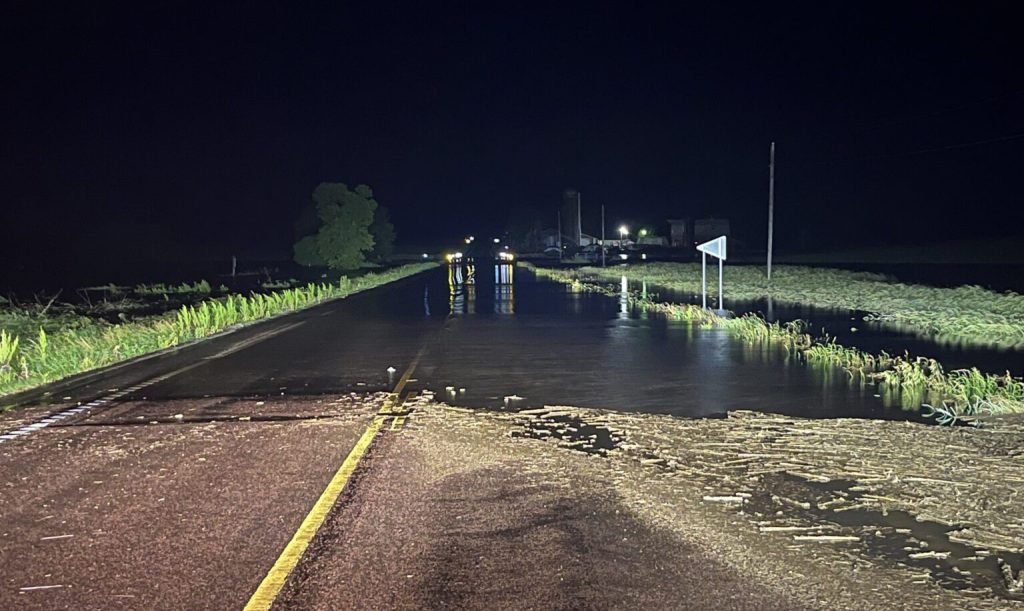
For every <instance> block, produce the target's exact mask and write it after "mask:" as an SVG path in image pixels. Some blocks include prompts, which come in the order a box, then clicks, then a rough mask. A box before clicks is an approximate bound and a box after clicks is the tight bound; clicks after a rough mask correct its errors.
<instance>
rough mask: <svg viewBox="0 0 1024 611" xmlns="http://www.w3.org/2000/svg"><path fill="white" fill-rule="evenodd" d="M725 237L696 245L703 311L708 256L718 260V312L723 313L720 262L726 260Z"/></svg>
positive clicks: (706, 294) (706, 304)
mask: <svg viewBox="0 0 1024 611" xmlns="http://www.w3.org/2000/svg"><path fill="white" fill-rule="evenodd" d="M725 242H726V239H725V236H724V235H723V236H719V237H717V238H715V239H714V240H711V241H710V242H704V243H703V244H698V245H697V250H699V251H700V253H701V260H700V293H701V304H702V305H703V307H704V309H707V307H708V282H707V276H708V255H711V256H712V257H715V258H717V259H718V312H719V313H722V312H724V311H725V306H724V303H725V299H724V296H723V294H722V293H723V290H722V262H723V261H725V259H726V247H725Z"/></svg>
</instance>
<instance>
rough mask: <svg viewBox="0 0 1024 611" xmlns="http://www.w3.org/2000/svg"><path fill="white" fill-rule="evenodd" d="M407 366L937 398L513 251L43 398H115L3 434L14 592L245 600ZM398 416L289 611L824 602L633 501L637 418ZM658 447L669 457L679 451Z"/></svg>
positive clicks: (542, 383)
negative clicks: (614, 468)
mask: <svg viewBox="0 0 1024 611" xmlns="http://www.w3.org/2000/svg"><path fill="white" fill-rule="evenodd" d="M399 379H404V380H405V382H407V384H404V389H405V390H404V393H403V397H409V398H410V400H411V401H413V402H415V400H414V399H413V398H415V397H416V396H417V395H419V396H420V397H424V396H425V397H429V396H431V394H433V395H436V397H437V398H438V399H440V400H443V401H445V402H446V403H448V404H451V405H454V406H459V405H465V406H472V407H474V408H477V407H488V408H496V409H499V410H505V409H509V410H515V413H508V414H504V415H507V416H508V417H509V418H529V417H530V411H529V410H530V408H532V407H535V406H540V405H551V404H574V405H586V406H589V407H603V408H611V409H614V410H619V411H621V412H627V413H628V412H656V413H665V414H671V415H676V416H686V417H694V416H724V415H725V413H726V412H727V411H730V410H736V409H751V408H754V409H759V410H763V411H772V412H779V413H785V414H790V415H796V416H808V417H814V418H832V417H836V416H853V417H871V418H891V419H908V418H911V419H913V418H916V417H917V416H916V415H915V414H914V413H908V412H903V411H901V410H898V409H892V408H887V407H885V405H884V404H883V402H882V399H881V398H880V397H878V396H876V394H875V393H874V392H873V389H872V388H871V387H860V386H857V385H850V384H849V383H848V382H847V380H846V378H845V374H842V373H841V372H838V371H832V370H822V369H817V368H811V367H807V366H805V365H804V364H802V363H800V362H798V361H796V360H793V359H792V358H791V357H790V356H789V355H788V354H787V353H785V351H780V350H774V349H764V348H760V347H754V346H750V345H747V344H744V343H742V342H738V341H735V340H733V339H732V338H730V337H729V336H728V335H727V334H725V333H722V332H719V331H716V330H702V329H697V328H694V327H691V326H689V325H687V324H685V323H674V322H671V321H667V320H665V319H664V318H661V317H658V316H654V315H648V314H645V313H641V312H637V311H634V310H631V309H630V308H629V306H628V300H626V299H625V296H623V298H622V299H615V298H609V297H607V296H604V295H598V294H593V293H575V292H573V291H572V289H571V288H570V287H568V286H566V285H563V284H560V283H555V282H546V281H538V280H536V279H534V278H533V277H532V275H530V274H529V273H524V270H520V269H514V268H512V267H509V266H486V267H484V266H481V267H479V268H470V267H464V266H463V267H458V268H447V269H439V270H437V271H436V272H429V273H426V274H422V275H420V276H416V277H412V278H408V279H405V280H402V281H398V282H396V283H394V284H392V285H388V286H385V287H382V288H380V289H375V290H372V291H368V292H365V293H361V294H357V295H355V296H352V297H350V298H347V299H344V300H340V301H336V302H332V303H328V304H325V305H322V306H318V307H315V308H311V309H309V310H306V311H303V312H300V313H298V314H295V315H292V316H287V317H281V318H278V319H273V320H270V321H266V322H264V323H261V324H257V325H253V326H252V327H247V328H244V329H241V330H239V331H237V332H236V333H232V334H226V335H223V336H220V337H216V338H213V339H211V340H209V341H206V342H202V343H198V344H194V345H191V346H185V347H181V348H179V349H175V350H171V351H168V352H166V353H162V354H160V355H156V356H153V357H151V358H147V359H144V360H141V361H139V362H136V363H133V364H128V365H126V366H123V367H118V368H114V369H112V370H110V371H108V372H105V373H103V374H102V375H87V376H83V377H82V378H79V379H77V380H73V381H69V382H66V383H62V384H58V385H54V386H52V387H50V388H48V389H46V393H45V394H40V393H34V395H33V393H28V394H26V395H23V396H22V397H21V401H20V402H21V403H23V405H22V407H20V408H18V409H16V410H14V411H11V412H7V413H4V414H0V433H3V432H6V431H11V430H13V429H15V428H17V427H19V426H24V425H25V424H26V423H29V422H34V421H38V420H39V419H40V418H44V417H45V416H46V415H47V414H50V413H53V412H55V411H57V410H67V409H77V408H76V407H75V406H77V405H80V404H88V403H89V402H91V401H93V400H94V399H97V398H104V397H105V398H106V399H105V400H104V402H103V403H101V404H96V405H95V406H93V407H89V406H88V405H84V406H83V408H84V409H82V410H81V411H76V412H75V413H74V414H73V415H72V416H70V417H68V418H66V419H64V420H61V421H59V422H55V423H53V424H51V425H50V426H48V427H46V428H41V429H38V430H33V431H31V432H30V433H29V434H26V435H24V436H23V437H22V436H19V437H18V438H17V439H14V440H10V441H7V442H5V443H3V444H0V467H2V468H0V486H2V487H3V488H2V489H3V494H2V495H0V558H2V560H3V562H4V565H5V572H4V576H3V578H2V583H3V587H2V588H0V608H9V607H16V608H39V609H44V608H45V609H52V608H76V609H81V608H97V609H99V608H241V606H242V605H244V604H245V602H246V600H248V597H249V596H250V595H251V594H252V592H253V591H254V590H255V588H256V586H257V585H258V584H259V583H260V580H261V578H262V577H263V576H264V575H266V573H267V571H268V570H269V569H270V567H271V565H272V564H273V562H274V560H275V558H276V557H277V555H278V554H279V553H280V551H281V549H282V548H283V547H284V546H285V544H286V543H287V542H288V541H289V540H290V538H291V536H292V534H293V533H294V532H295V530H296V528H297V527H298V524H299V523H300V522H301V520H302V519H303V516H304V515H305V514H306V512H308V511H309V508H310V507H311V506H312V504H313V503H314V501H315V500H316V499H317V498H318V497H319V495H320V493H321V492H322V491H323V489H324V487H325V486H326V485H327V482H328V481H329V480H330V479H331V477H332V475H333V474H334V473H335V471H336V470H337V469H338V468H339V466H340V465H341V463H342V461H343V460H344V457H345V456H346V455H347V454H348V453H349V451H350V450H351V449H352V447H353V446H354V445H355V443H356V440H357V439H358V438H359V436H360V435H361V434H362V432H363V430H364V429H365V428H366V426H367V425H368V423H369V422H370V421H371V420H372V419H373V417H374V414H375V413H377V410H378V408H379V407H380V406H381V405H382V404H383V403H384V400H385V399H384V397H385V395H384V394H383V391H390V390H392V389H394V388H395V386H396V384H397V383H398V381H399ZM431 391H432V393H431ZM374 393H377V394H374ZM523 410H525V411H523ZM401 422H402V420H401V419H399V418H395V419H394V420H393V421H391V426H390V428H388V430H387V431H386V432H385V433H382V436H381V438H379V439H378V441H377V442H375V443H374V446H373V447H372V448H371V451H370V453H369V454H368V456H367V458H366V459H365V461H364V462H363V463H362V464H361V466H360V467H359V469H358V470H357V472H356V475H355V479H354V480H353V481H352V482H351V485H350V486H349V487H347V488H346V489H345V490H346V491H345V493H344V494H343V496H342V498H341V499H340V501H339V502H338V503H337V504H336V505H335V509H334V511H333V513H332V514H331V516H330V517H329V519H328V521H327V523H326V524H325V526H324V528H323V529H322V531H321V532H320V534H318V535H317V538H316V539H315V540H314V541H313V544H312V545H311V547H310V552H309V553H307V554H306V555H305V556H303V560H302V563H300V565H299V567H298V568H297V569H296V572H295V573H294V575H293V578H292V579H291V580H290V581H289V582H288V584H287V586H286V588H285V590H284V591H283V592H282V594H281V598H280V599H279V601H278V605H277V607H275V608H359V607H362V608H424V607H441V606H453V607H460V608H481V609H482V608H524V607H532V608H551V607H558V608H569V607H571V608H609V607H620V608H621V607H650V608H658V607H663V608H680V607H681V608H729V609H732V608H734V609H771V608H779V609H788V608H809V607H815V606H818V605H817V604H816V603H815V600H813V597H811V598H809V597H807V596H803V595H802V594H801V593H800V592H794V591H783V590H782V589H780V588H779V587H776V584H773V583H772V581H771V580H770V579H767V578H766V577H765V575H764V574H759V573H757V571H754V572H747V571H745V570H741V569H740V568H738V566H739V565H737V564H736V562H738V561H733V560H732V559H730V558H727V557H725V556H723V555H722V553H719V552H717V551H715V548H711V547H708V546H707V542H706V541H703V540H700V539H699V538H696V539H687V538H686V537H683V538H679V536H678V533H676V534H670V533H669V532H668V531H667V530H666V529H665V528H664V526H665V525H664V524H661V525H660V526H659V523H658V522H657V521H656V520H655V521H651V520H652V519H653V518H651V519H648V518H645V517H644V515H645V514H644V512H642V511H641V512H638V509H637V508H638V505H637V503H638V502H639V503H641V504H642V503H643V501H636V500H635V499H634V500H633V501H631V502H629V503H627V502H626V501H625V500H624V499H620V498H619V497H618V496H616V495H617V494H626V492H627V491H626V490H625V489H623V488H621V486H622V485H624V484H622V482H619V483H616V484H615V485H616V486H619V488H618V489H617V490H618V492H614V493H613V492H611V488H610V486H611V485H612V482H611V481H610V480H606V479H604V478H605V476H604V475H602V473H604V472H603V471H602V469H603V468H604V467H601V466H597V465H598V464H599V462H600V461H606V462H607V461H608V460H609V456H611V455H613V454H617V453H619V452H622V451H624V450H625V448H626V445H624V443H623V436H622V433H621V431H618V430H615V429H612V428H608V427H602V426H595V425H593V424H592V423H588V422H586V421H584V420H582V419H581V418H580V417H579V416H577V415H573V414H571V413H565V414H562V413H558V412H557V411H555V412H552V411H551V410H547V411H545V412H544V413H543V415H538V417H536V418H532V419H530V420H529V422H530V424H528V425H526V426H520V427H517V428H516V429H515V430H513V431H508V430H504V429H500V428H499V429H495V430H497V431H498V432H499V433H500V435H501V438H500V439H498V438H495V437H494V431H490V432H487V431H477V430H476V429H474V428H472V426H470V425H466V424H465V423H463V424H462V426H463V429H460V430H455V429H452V428H451V427H450V426H449V424H446V423H444V422H440V421H434V423H433V424H432V425H421V424H418V421H417V414H416V413H415V412H414V413H413V414H412V415H411V416H410V417H409V421H408V424H406V426H407V427H408V430H405V429H403V428H401V426H398V425H399V424H400V423H401ZM467 427H468V428H467ZM416 431H418V433H417V432H416ZM446 436H447V437H446ZM502 440H507V441H508V443H500V442H501V441H502ZM549 442H550V443H549ZM524 444H525V445H524ZM537 444H540V445H537ZM549 445H550V446H551V448H552V450H551V452H555V454H552V453H551V452H549V451H548V450H546V449H545V450H543V452H542V453H541V454H537V451H538V448H541V449H543V448H547V447H548V446H549ZM506 446H508V447H506ZM567 456H571V457H572V458H566V457H567ZM638 458H639V463H638V464H640V465H642V468H643V469H653V472H655V473H660V472H664V473H666V474H669V473H670V472H671V469H670V468H669V466H670V465H669V464H668V462H667V461H666V460H665V459H664V458H663V457H661V456H659V454H658V447H657V446H655V447H652V448H651V449H650V451H649V452H648V453H642V454H641V455H639V457H638ZM592 461H598V462H592ZM592 467H593V468H592ZM581 474H582V475H581ZM588 478H590V479H588ZM625 481H626V482H639V481H640V480H636V479H635V478H634V479H630V478H627V479H626V480H625ZM630 485H632V484H630ZM662 505H664V506H665V507H668V506H669V505H670V504H668V503H662ZM855 515H857V514H851V516H855ZM925 526H927V525H925ZM893 528H894V529H895V527H893ZM922 528H924V527H922ZM669 530H671V529H669ZM912 532H914V533H915V534H917V533H916V531H912ZM922 532H923V531H922ZM924 534H927V533H924ZM924 534H921V536H922V537H923V536H924ZM931 560H934V559H930V560H929V562H931ZM954 560H955V559H954ZM1018 561H1019V557H1014V562H1018ZM986 562H987V561H981V562H980V563H979V565H978V567H981V568H986V570H987V569H991V567H988V566H987V564H986ZM926 564H927V563H926ZM988 564H991V563H990V562H989V563H988ZM982 565H984V567H982ZM921 566H922V567H923V568H926V569H927V570H931V571H932V572H933V573H935V574H936V575H939V576H940V577H941V576H943V575H953V573H952V572H951V571H952V569H951V568H950V567H951V566H952V565H951V563H948V562H947V563H944V564H943V563H932V564H929V565H927V567H926V566H925V565H921ZM978 567H976V568H978ZM989 572H991V570H990V571H989ZM985 574H986V575H987V574H988V573H985ZM993 578H994V577H993ZM339 584H344V586H343V587H341V586H339ZM972 585H974V584H973V582H972ZM836 600H842V599H841V598H840V599H836ZM679 601H685V604H676V603H678V602H679ZM850 602H851V603H858V600H856V599H851V601H850ZM876 602H878V601H876ZM825 606H830V605H825ZM831 607H832V608H839V607H836V606H835V605H831ZM849 608H859V604H851V605H850V606H849Z"/></svg>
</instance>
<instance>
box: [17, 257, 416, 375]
mask: <svg viewBox="0 0 1024 611" xmlns="http://www.w3.org/2000/svg"><path fill="white" fill-rule="evenodd" d="M434 265H435V264H434V263H416V264H410V265H404V266H402V267H398V268H394V269H390V270H387V271H383V272H379V273H369V274H365V275H363V276H359V277H355V278H348V277H344V276H343V277H342V278H341V279H340V280H339V281H338V282H332V283H321V284H307V285H305V286H300V287H296V288H290V289H284V290H278V291H273V292H269V293H250V294H248V295H239V294H234V295H227V296H223V297H219V298H206V299H200V300H198V301H196V302H195V303H186V304H184V305H181V306H180V307H178V308H176V309H173V310H170V311H165V312H163V313H160V314H155V315H148V316H141V317H139V318H134V319H130V318H128V317H127V316H125V315H124V312H123V311H122V312H121V313H120V314H121V315H120V316H119V317H118V318H117V319H115V321H114V322H111V321H108V320H106V319H104V318H102V317H96V316H88V315H84V314H82V313H80V311H79V310H76V309H75V308H74V307H73V306H71V305H69V304H59V303H57V302H56V301H55V300H51V301H50V302H49V303H46V304H37V305H36V306H35V307H27V306H22V307H18V306H15V305H13V304H10V303H0V395H6V394H9V393H12V392H16V391H19V390H24V389H27V388H31V387H34V386H39V385H41V384H46V383H48V382H52V381H55V380H59V379H61V378H65V377H68V376H72V375H75V374H78V373H82V372H85V371H88V370H90V369H95V368H97V367H103V366H106V365H110V364H113V363H117V362H119V361H123V360H127V359H130V358H134V357H136V356H140V355H143V354H146V353H149V352H154V351H157V350H161V349H164V348H169V347H172V346H176V345H179V344H182V343H185V342H189V341H192V340H196V339H200V338H203V337H207V336H210V335H213V334H215V333H218V332H221V331H224V330H226V329H229V328H231V327H234V326H236V325H240V324H244V323H248V322H253V321H257V320H261V319H264V318H269V317H271V316H276V315H278V314H284V313H287V312H293V311H296V310H300V309H302V308H306V307H309V306H312V305H316V304H318V303H323V302H324V301H328V300H330V299H336V298H339V297H346V296H348V295H351V294H353V293H357V292H359V291H363V290H366V289H369V288H373V287H376V286H380V285H382V284H386V283H388V282H393V281H395V280H398V279H400V278H404V277H406V276H410V275H412V274H416V273H419V272H422V271H424V270H426V269H429V268H431V267H433V266H434ZM203 284H205V283H203ZM182 286H190V287H192V288H196V287H197V286H198V288H200V289H207V290H206V291H205V292H204V291H203V290H193V291H190V293H191V294H196V295H209V292H210V291H209V285H208V284H207V285H205V286H201V285H199V284H198V283H197V285H182ZM164 288H165V289H166V288H167V287H164ZM157 294H159V295H163V296H164V297H165V298H167V297H168V296H169V294H170V293H169V292H167V291H165V292H162V293H157ZM107 303H108V304H109V302H107ZM133 303H134V302H133Z"/></svg>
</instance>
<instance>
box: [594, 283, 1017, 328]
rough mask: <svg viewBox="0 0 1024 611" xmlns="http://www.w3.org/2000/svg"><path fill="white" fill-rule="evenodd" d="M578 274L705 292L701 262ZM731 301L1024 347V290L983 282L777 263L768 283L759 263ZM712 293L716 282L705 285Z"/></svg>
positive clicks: (734, 287)
mask: <svg viewBox="0 0 1024 611" xmlns="http://www.w3.org/2000/svg"><path fill="white" fill-rule="evenodd" d="M578 273H579V277H580V278H583V279H592V280H599V281H608V282H618V280H619V279H620V278H621V277H622V276H626V277H627V278H629V279H630V280H636V281H646V282H648V283H650V284H655V285H658V286H661V287H664V288H667V289H672V290H676V291H681V292H685V293H690V294H695V295H700V265H699V264H697V263H650V264H646V265H621V266H616V267H614V268H600V267H584V268H581V269H580V270H579V271H578ZM727 277H728V283H729V288H728V290H727V291H726V293H727V295H726V296H727V297H729V298H731V299H741V300H750V299H763V298H765V297H768V296H771V297H772V298H773V299H774V300H775V301H776V302H777V303H792V304H801V305H811V306H816V307H822V308H837V309H844V310H862V311H866V312H869V313H870V314H869V315H868V316H867V318H866V320H868V321H872V322H879V323H882V324H884V325H887V326H890V327H894V328H898V329H901V330H904V331H911V332H914V333H917V334H920V335H922V336H927V337H929V338H930V339H933V340H936V341H946V342H956V343H963V344H972V345H980V346H995V347H1000V348H1021V347H1024V295H1019V294H1017V293H1012V292H1006V293H997V292H995V291H990V290H987V289H984V288H981V287H978V286H961V287H957V288H939V287H931V286H923V285H919V284H903V283H900V282H893V281H892V280H891V279H889V278H887V277H886V276H883V275H881V274H872V273H867V272H854V271H846V270H839V269H822V268H812V267H801V266H790V265H780V266H776V267H775V268H774V270H773V274H772V283H771V285H769V284H768V280H767V279H766V278H765V275H764V272H763V270H762V269H761V268H758V267H751V266H733V267H730V268H729V270H728V276H727ZM708 284H709V286H708V292H709V296H710V295H712V294H717V290H718V289H717V285H716V283H714V282H709V283H708Z"/></svg>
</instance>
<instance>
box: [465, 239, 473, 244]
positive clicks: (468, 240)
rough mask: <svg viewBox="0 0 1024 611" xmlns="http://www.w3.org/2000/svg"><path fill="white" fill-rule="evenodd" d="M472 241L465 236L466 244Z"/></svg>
mask: <svg viewBox="0 0 1024 611" xmlns="http://www.w3.org/2000/svg"><path fill="white" fill-rule="evenodd" d="M472 241H473V240H471V239H469V238H466V240H465V242H466V244H469V243H470V242H472Z"/></svg>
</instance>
